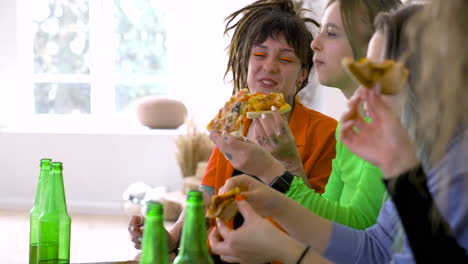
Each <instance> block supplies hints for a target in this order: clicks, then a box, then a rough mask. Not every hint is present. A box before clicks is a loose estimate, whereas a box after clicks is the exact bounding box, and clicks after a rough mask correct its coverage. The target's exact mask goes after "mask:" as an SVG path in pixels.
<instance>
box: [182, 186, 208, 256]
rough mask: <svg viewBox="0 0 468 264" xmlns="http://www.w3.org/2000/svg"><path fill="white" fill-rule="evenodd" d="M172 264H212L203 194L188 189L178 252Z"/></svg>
mask: <svg viewBox="0 0 468 264" xmlns="http://www.w3.org/2000/svg"><path fill="white" fill-rule="evenodd" d="M174 264H213V260H212V259H211V256H210V254H209V253H208V247H207V235H206V226H205V209H204V204H203V194H202V193H201V192H200V191H190V192H189V193H188V195H187V208H186V213H185V220H184V227H183V229H182V239H181V247H180V251H179V254H178V255H177V257H176V258H175V260H174Z"/></svg>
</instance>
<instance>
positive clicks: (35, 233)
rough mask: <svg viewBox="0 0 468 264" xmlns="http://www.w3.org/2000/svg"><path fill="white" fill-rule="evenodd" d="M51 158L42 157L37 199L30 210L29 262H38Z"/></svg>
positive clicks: (30, 263)
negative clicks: (41, 219)
mask: <svg viewBox="0 0 468 264" xmlns="http://www.w3.org/2000/svg"><path fill="white" fill-rule="evenodd" d="M51 161H52V160H51V159H41V163H40V173H39V179H38V181H37V188H36V200H34V206H33V208H32V209H31V211H30V212H29V264H37V263H39V262H38V259H37V254H38V252H37V251H38V246H39V216H40V215H41V214H42V212H43V211H44V205H45V203H44V200H45V195H46V188H47V184H48V181H49V172H50V162H51Z"/></svg>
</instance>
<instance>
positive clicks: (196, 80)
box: [0, 0, 345, 213]
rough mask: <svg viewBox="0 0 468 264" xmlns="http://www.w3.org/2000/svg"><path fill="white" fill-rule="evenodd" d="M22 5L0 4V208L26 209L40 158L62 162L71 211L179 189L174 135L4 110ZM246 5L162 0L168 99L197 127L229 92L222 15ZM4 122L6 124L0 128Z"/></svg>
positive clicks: (335, 97) (318, 100) (331, 107)
mask: <svg viewBox="0 0 468 264" xmlns="http://www.w3.org/2000/svg"><path fill="white" fill-rule="evenodd" d="M24 1H26V0H19V1H15V0H0V32H1V34H0V58H1V60H0V164H1V167H0V208H6V207H14V208H18V209H21V210H29V208H31V206H32V203H33V200H34V194H35V189H36V183H37V175H38V171H39V167H38V162H39V159H40V158H43V157H51V158H54V159H57V160H61V161H63V162H64V168H65V171H64V181H65V189H66V195H67V201H68V206H69V210H70V211H81V212H90V213H95V212H99V213H119V212H121V210H120V202H121V194H122V192H123V191H124V189H125V188H126V187H127V186H128V184H130V183H132V182H135V181H139V180H142V181H145V182H147V183H149V184H151V185H154V186H159V185H165V186H167V187H168V189H169V191H173V190H179V189H180V188H181V184H182V179H181V177H180V174H179V169H178V166H177V164H176V161H175V158H174V156H175V150H176V148H175V145H174V141H173V140H174V137H175V136H176V135H177V134H179V133H180V131H171V130H164V131H157V130H156V131H151V130H147V129H145V128H142V127H138V126H136V125H135V124H133V123H132V122H129V123H128V124H129V125H128V127H125V126H126V124H120V125H119V126H118V127H106V123H105V122H103V123H99V124H98V125H97V126H94V125H93V126H91V127H87V128H86V129H84V128H83V127H80V126H79V124H78V123H73V122H70V123H61V127H62V128H64V129H63V131H52V130H50V129H48V126H47V125H44V124H43V123H42V122H41V121H37V120H36V121H35V122H33V123H31V122H28V123H24V122H23V121H22V119H21V118H20V117H19V116H18V115H17V114H15V113H12V112H11V111H10V109H11V106H12V105H14V104H15V103H16V102H18V100H24V98H12V97H8V96H6V93H5V91H6V90H7V89H19V88H21V85H20V83H21V81H24V77H23V78H21V75H19V74H17V64H18V60H21V58H20V57H21V56H22V55H21V53H19V54H18V52H19V51H20V50H19V49H20V48H18V44H19V43H17V41H16V37H17V36H16V26H17V23H16V16H15V14H16V13H15V10H16V5H15V3H18V2H21V3H24ZM31 1H32V0H31ZM250 2H252V1H251V0H236V1H233V0H204V1H192V0H182V1H167V2H164V3H171V4H168V6H167V7H166V8H168V10H170V11H171V14H170V15H169V17H168V19H169V29H168V30H169V32H170V33H169V36H168V38H169V39H168V43H167V44H168V52H169V54H168V55H169V59H170V62H169V66H170V79H171V80H172V81H171V86H170V89H171V91H170V96H171V97H174V98H178V99H180V100H182V101H183V102H184V103H185V104H186V105H187V107H188V109H189V112H190V113H191V114H192V115H193V116H195V118H196V121H197V123H198V124H199V125H200V126H202V127H204V125H205V124H206V123H207V122H208V121H209V120H210V119H211V118H212V117H213V116H214V115H215V113H216V112H217V110H218V109H219V107H220V106H221V105H222V102H224V100H225V99H226V98H227V97H228V96H229V95H230V94H231V86H230V85H229V84H226V83H225V82H224V80H223V76H224V70H225V65H226V62H227V57H226V53H225V47H226V46H227V44H228V41H229V39H228V38H226V37H223V30H224V26H225V24H224V18H225V17H226V16H227V15H229V14H230V13H231V12H233V11H234V10H237V9H238V8H240V7H242V6H244V5H245V4H246V3H250ZM313 6H314V8H316V10H315V14H316V15H317V16H319V15H321V14H322V10H321V9H322V8H323V3H321V2H317V3H316V2H314V3H313ZM311 82H312V83H313V81H311ZM307 89H308V93H306V94H307V96H305V99H304V101H305V104H306V105H308V106H309V107H311V108H313V109H315V110H318V111H321V112H323V113H325V114H328V115H330V116H332V117H335V118H338V117H339V115H340V114H341V112H342V110H343V107H344V106H345V104H344V97H343V96H342V94H341V93H340V92H338V91H336V90H334V89H331V88H325V87H321V86H316V85H313V84H312V85H311V86H310V87H308V88H307ZM199 95H202V97H201V98H200V97H199ZM207 95H208V96H207ZM211 102H213V103H211ZM6 121H8V122H9V124H10V126H9V127H8V128H3V129H2V124H5V123H6ZM12 121H15V122H14V123H15V125H13V126H11V122H12Z"/></svg>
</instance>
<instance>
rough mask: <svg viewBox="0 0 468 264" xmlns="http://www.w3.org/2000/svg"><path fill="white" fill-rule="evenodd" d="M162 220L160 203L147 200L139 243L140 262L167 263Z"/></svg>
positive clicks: (145, 263)
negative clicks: (143, 225)
mask: <svg viewBox="0 0 468 264" xmlns="http://www.w3.org/2000/svg"><path fill="white" fill-rule="evenodd" d="M163 221H164V218H163V206H162V204H160V203H157V202H149V203H148V204H147V210H146V219H145V232H143V241H142V243H141V250H142V251H141V257H140V264H169V250H168V246H167V235H166V229H165V228H164V223H163Z"/></svg>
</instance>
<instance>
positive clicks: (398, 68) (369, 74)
mask: <svg viewBox="0 0 468 264" xmlns="http://www.w3.org/2000/svg"><path fill="white" fill-rule="evenodd" d="M342 64H343V67H344V68H345V69H346V71H347V72H348V74H349V75H351V77H352V78H353V80H354V81H355V82H357V83H358V84H362V85H363V86H364V87H366V88H369V89H371V88H372V87H374V86H375V85H376V84H377V83H380V91H381V93H382V94H387V95H395V94H398V93H399V92H400V90H401V88H402V87H403V85H404V84H405V82H406V80H407V79H408V74H409V72H408V70H407V69H406V67H405V66H404V65H403V64H401V63H399V62H396V61H394V60H384V61H383V62H381V63H373V62H372V61H370V60H368V59H366V58H362V59H360V60H358V61H354V60H353V59H351V58H343V60H342Z"/></svg>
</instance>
